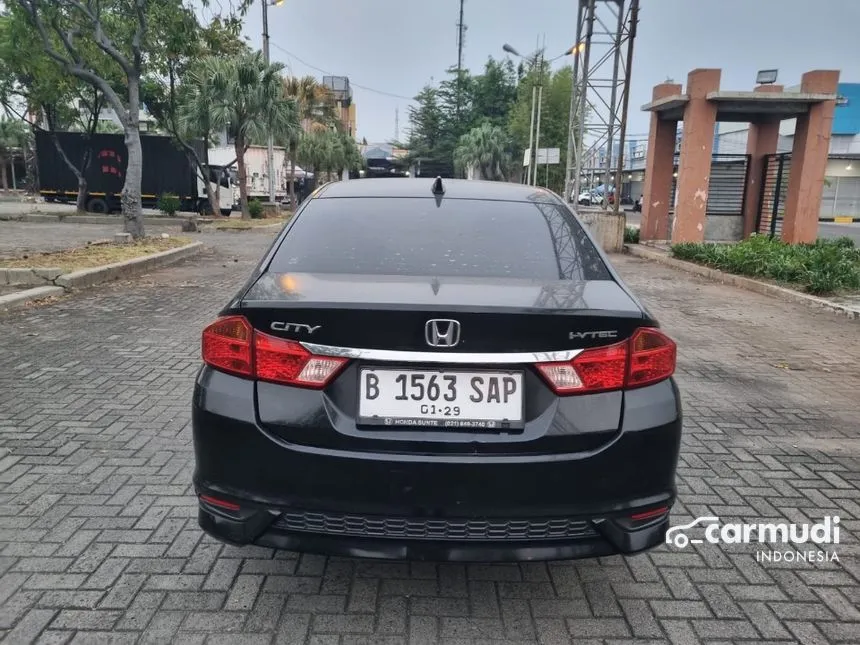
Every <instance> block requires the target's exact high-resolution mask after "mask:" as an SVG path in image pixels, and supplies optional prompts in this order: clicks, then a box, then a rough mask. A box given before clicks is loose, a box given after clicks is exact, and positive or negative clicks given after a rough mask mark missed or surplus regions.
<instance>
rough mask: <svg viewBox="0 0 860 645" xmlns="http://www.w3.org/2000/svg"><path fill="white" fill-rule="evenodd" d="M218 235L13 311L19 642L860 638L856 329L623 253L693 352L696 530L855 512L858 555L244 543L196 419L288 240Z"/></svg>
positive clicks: (9, 568) (11, 477)
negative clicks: (207, 333) (300, 547)
mask: <svg viewBox="0 0 860 645" xmlns="http://www.w3.org/2000/svg"><path fill="white" fill-rule="evenodd" d="M199 238H200V239H201V240H203V241H204V242H206V243H207V245H208V248H207V250H206V251H205V253H204V254H203V255H202V256H200V257H199V258H198V259H196V260H195V261H193V262H185V263H182V264H179V265H176V266H173V267H169V268H166V269H163V270H160V271H158V272H155V273H153V274H150V275H148V276H143V277H142V278H140V279H138V280H137V281H135V282H123V283H117V284H112V285H106V286H102V287H99V288H96V289H92V290H89V291H85V292H82V293H80V294H77V295H75V296H74V297H72V298H67V299H64V300H63V301H61V302H58V303H55V304H53V305H50V306H46V307H37V308H32V309H28V310H23V311H18V312H15V313H12V314H8V315H4V316H2V317H0V326H2V328H3V332H4V333H3V334H2V335H0V640H2V641H3V642H9V643H18V642H44V643H69V642H71V643H103V642H113V641H115V642H136V643H165V642H175V643H200V644H204V643H230V644H231V645H232V644H233V643H238V644H241V643H251V644H253V643H264V642H265V643H272V642H275V643H296V644H300V645H308V644H311V643H318V644H324V643H337V644H338V645H346V644H349V643H352V644H353V645H357V644H359V643H373V644H383V645H384V644H387V643H409V644H410V645H411V644H421V643H445V644H447V645H454V644H455V643H469V644H470V645H477V644H478V643H494V644H495V645H502V644H503V643H510V644H514V643H516V644H518V645H520V644H523V643H541V644H544V643H545V644H551V643H565V644H566V643H573V642H576V643H592V642H593V643H619V644H620V643H666V642H669V643H712V644H714V645H716V644H717V643H720V644H721V645H722V644H723V643H735V642H745V641H747V642H748V641H755V642H762V643H782V642H809V643H816V642H820V643H856V642H858V637H857V634H860V562H858V560H857V557H856V554H857V553H858V546H857V539H856V537H855V536H856V534H857V533H858V531H860V522H858V520H860V436H858V435H860V430H858V429H859V428H860V409H858V406H857V393H858V392H860V372H858V370H857V365H858V359H860V345H858V343H857V337H858V336H857V327H856V323H852V322H849V321H845V320H841V319H839V318H837V317H833V316H830V315H827V314H824V313H820V314H819V313H816V312H812V311H809V310H807V309H804V308H800V307H796V306H794V305H791V304H788V303H783V302H780V301H778V300H773V299H769V298H766V297H764V296H758V295H756V294H752V293H747V292H743V291H738V290H734V289H732V288H730V287H725V286H722V285H718V284H714V283H710V282H705V281H703V280H700V279H698V278H695V277H691V276H688V275H685V274H680V273H676V272H674V271H672V270H671V269H669V268H666V267H660V266H657V265H653V264H649V263H646V262H642V261H639V260H635V259H632V258H626V257H620V258H616V259H615V263H616V266H617V267H618V269H619V270H620V272H621V273H622V274H623V275H624V277H625V279H626V280H627V281H628V282H629V283H630V285H631V286H632V287H633V288H634V290H635V291H636V292H637V293H638V294H639V295H640V296H641V297H642V299H643V300H644V302H645V303H646V304H647V305H648V306H649V308H650V309H651V310H652V311H653V312H654V313H655V314H656V315H657V317H658V318H659V319H660V320H661V322H662V323H663V326H664V327H665V328H666V330H667V331H668V332H669V333H670V334H671V335H672V336H673V337H674V338H676V339H677V340H678V344H679V360H678V377H677V378H678V382H679V384H680V386H681V390H682V395H683V397H684V408H685V435H684V438H683V446H682V454H681V458H680V461H679V467H678V493H679V500H678V506H677V508H676V519H677V521H678V522H679V523H680V522H681V521H689V520H690V519H692V518H694V517H696V516H698V515H709V514H717V515H719V516H720V517H721V518H722V519H724V520H734V521H746V520H750V521H758V520H759V519H761V520H785V519H788V520H791V521H804V520H806V519H813V520H815V519H820V517H821V515H822V514H825V513H827V514H839V515H840V517H841V518H842V525H841V526H842V529H843V531H842V538H843V544H842V545H840V550H841V551H844V555H842V553H840V562H830V563H824V562H822V563H770V564H767V563H759V562H756V561H755V559H754V557H753V551H752V550H751V549H750V548H747V547H740V546H735V545H720V546H714V545H709V544H708V545H692V546H691V547H690V548H688V549H685V550H684V551H678V550H677V549H674V548H669V547H662V548H660V549H657V550H655V551H652V552H650V553H648V554H644V555H638V556H635V557H631V558H621V557H611V558H601V559H599V560H596V561H577V562H563V563H550V564H545V563H528V564H523V565H498V566H496V565H462V564H438V565H437V564H433V563H400V562H368V561H357V560H350V559H347V558H324V557H320V556H311V555H303V556H298V555H297V554H293V553H288V552H277V551H273V550H272V549H260V548H252V549H239V548H235V547H227V546H223V545H221V544H219V543H217V542H215V541H214V540H212V539H211V538H208V537H206V536H204V535H203V534H202V533H201V532H200V531H199V530H198V529H197V526H196V507H195V500H194V497H193V494H192V488H191V482H190V476H191V469H192V466H193V455H192V448H191V439H190V428H189V408H188V405H189V400H190V395H191V391H192V387H193V379H194V374H195V371H196V369H197V365H198V352H199V350H198V345H199V339H198V334H199V330H200V329H201V328H202V327H203V325H205V324H206V322H208V321H209V320H211V319H212V317H213V316H214V315H215V314H216V312H217V310H218V309H219V308H220V307H221V306H222V305H223V304H224V302H225V301H226V299H227V298H228V297H229V295H230V294H231V293H232V292H233V290H234V289H235V288H237V287H238V285H239V284H240V283H241V282H242V281H243V280H244V279H245V277H246V275H247V274H248V272H249V271H250V270H251V269H252V267H253V266H254V264H255V263H256V261H257V259H258V258H259V255H260V254H261V253H262V252H263V250H264V249H265V248H266V245H267V244H268V243H269V242H270V240H271V239H272V234H271V233H260V232H251V233H242V234H215V233H204V234H201V235H200V236H199ZM234 259H235V260H237V261H236V262H234V261H233V260H234ZM108 630H114V631H112V632H111V631H108Z"/></svg>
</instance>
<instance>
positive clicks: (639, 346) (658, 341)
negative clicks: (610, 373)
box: [627, 327, 677, 387]
mask: <svg viewBox="0 0 860 645" xmlns="http://www.w3.org/2000/svg"><path fill="white" fill-rule="evenodd" d="M676 355H677V347H676V346H675V343H674V341H672V339H671V338H669V337H668V336H666V335H665V334H662V333H660V332H659V331H657V330H656V329H653V328H650V327H642V328H641V329H637V330H636V332H635V333H634V334H633V336H632V338H631V339H630V369H629V371H628V373H627V387H642V386H643V385H650V384H651V383H656V382H657V381H662V380H663V379H667V378H669V377H670V376H672V374H674V373H675V359H676Z"/></svg>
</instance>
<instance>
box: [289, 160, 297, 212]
mask: <svg viewBox="0 0 860 645" xmlns="http://www.w3.org/2000/svg"><path fill="white" fill-rule="evenodd" d="M290 208H292V209H293V212H294V213H295V212H296V208H297V205H296V146H295V145H291V146H290Z"/></svg>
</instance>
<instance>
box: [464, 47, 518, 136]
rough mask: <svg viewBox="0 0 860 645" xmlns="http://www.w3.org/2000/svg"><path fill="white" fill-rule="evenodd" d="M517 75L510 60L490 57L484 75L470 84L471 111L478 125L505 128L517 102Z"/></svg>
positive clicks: (476, 77) (475, 78)
mask: <svg viewBox="0 0 860 645" xmlns="http://www.w3.org/2000/svg"><path fill="white" fill-rule="evenodd" d="M517 82H518V81H517V75H516V70H515V69H514V64H513V63H512V62H511V61H510V60H506V61H497V60H495V59H493V58H492V57H490V58H489V59H488V60H487V62H486V64H485V65H484V73H483V74H481V75H480V76H475V77H474V80H473V82H472V87H471V90H472V110H473V113H474V118H475V120H476V121H478V122H479V123H481V122H484V121H487V122H489V123H491V124H492V125H498V126H503V127H506V126H507V124H508V115H509V114H510V111H511V108H512V107H513V105H514V103H515V101H516V100H517Z"/></svg>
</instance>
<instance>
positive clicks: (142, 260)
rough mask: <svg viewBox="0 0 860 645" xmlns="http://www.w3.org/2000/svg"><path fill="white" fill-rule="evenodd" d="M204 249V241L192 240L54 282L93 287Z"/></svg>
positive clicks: (175, 260)
mask: <svg viewBox="0 0 860 645" xmlns="http://www.w3.org/2000/svg"><path fill="white" fill-rule="evenodd" d="M202 250H203V243H202V242H192V243H191V244H186V245H185V246H180V247H178V248H175V249H170V250H167V251H161V252H160V253H153V254H152V255H144V256H143V257H139V258H133V259H131V260H124V261H123V262H115V263H113V264H105V265H104V266H100V267H93V268H92V269H82V270H80V271H73V272H72V273H67V274H65V275H61V276H60V277H59V278H57V279H56V280H55V281H54V283H55V284H57V285H59V286H61V287H63V288H65V289H82V288H84V287H91V286H93V285H96V284H99V283H101V282H110V281H111V280H118V279H120V278H131V277H134V276H136V275H140V274H142V273H147V272H148V271H151V270H152V269H157V268H160V267H163V266H167V265H168V264H173V263H174V262H178V261H179V260H184V259H185V258H188V257H191V256H193V255H197V254H198V253H200V251H202Z"/></svg>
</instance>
